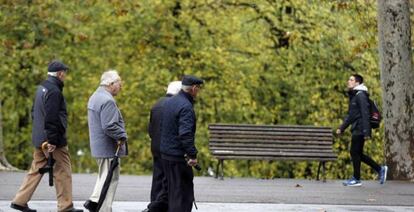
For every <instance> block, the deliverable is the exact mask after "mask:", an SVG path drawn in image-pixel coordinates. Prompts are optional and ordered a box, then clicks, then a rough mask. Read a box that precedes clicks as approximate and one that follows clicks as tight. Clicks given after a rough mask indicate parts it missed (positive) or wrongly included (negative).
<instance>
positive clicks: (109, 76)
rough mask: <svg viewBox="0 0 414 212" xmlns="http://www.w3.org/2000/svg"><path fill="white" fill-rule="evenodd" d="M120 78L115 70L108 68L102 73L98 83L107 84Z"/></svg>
mask: <svg viewBox="0 0 414 212" xmlns="http://www.w3.org/2000/svg"><path fill="white" fill-rule="evenodd" d="M120 79H121V77H120V76H119V74H118V72H117V71H116V70H108V71H105V72H104V73H103V74H102V76H101V83H100V85H104V86H108V85H110V84H112V83H114V82H116V81H118V80H120Z"/></svg>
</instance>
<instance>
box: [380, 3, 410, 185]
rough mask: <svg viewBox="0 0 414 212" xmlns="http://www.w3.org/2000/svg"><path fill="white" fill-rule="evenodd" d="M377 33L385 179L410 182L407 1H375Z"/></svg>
mask: <svg viewBox="0 0 414 212" xmlns="http://www.w3.org/2000/svg"><path fill="white" fill-rule="evenodd" d="M378 31H379V59H380V69H381V87H382V97H383V98H382V99H383V115H384V128H385V136H384V138H385V158H386V163H387V165H388V166H389V171H388V177H389V178H390V179H394V180H414V72H413V70H412V63H411V40H410V39H411V26H410V11H409V0H392V1H391V0H378Z"/></svg>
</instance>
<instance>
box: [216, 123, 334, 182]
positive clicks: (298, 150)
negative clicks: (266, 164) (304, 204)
mask: <svg viewBox="0 0 414 212" xmlns="http://www.w3.org/2000/svg"><path fill="white" fill-rule="evenodd" d="M208 129H209V137H210V138H209V147H210V151H211V154H212V155H213V156H214V157H216V158H217V159H218V164H217V170H216V178H217V177H218V174H219V168H220V166H221V179H223V177H224V160H271V161H275V160H295V161H319V166H318V174H317V177H316V179H317V180H319V172H320V169H321V167H322V176H323V177H324V181H325V162H326V161H334V160H336V159H337V155H336V154H335V153H334V152H333V151H332V143H333V133H332V129H331V128H329V127H314V126H282V125H248V124H210V125H209V127H208Z"/></svg>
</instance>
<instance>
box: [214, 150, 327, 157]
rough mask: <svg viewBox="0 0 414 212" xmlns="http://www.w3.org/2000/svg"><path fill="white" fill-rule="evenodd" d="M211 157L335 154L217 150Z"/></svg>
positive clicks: (325, 155)
mask: <svg viewBox="0 0 414 212" xmlns="http://www.w3.org/2000/svg"><path fill="white" fill-rule="evenodd" d="M212 154H213V155H226V156H230V155H247V156H249V155H255V156H260V155H263V156H278V157H280V156H289V157H299V156H309V157H329V156H334V155H335V154H333V153H318V152H315V153H312V152H309V153H308V152H307V153H303V152H295V153H292V152H254V151H230V150H219V151H213V152H212Z"/></svg>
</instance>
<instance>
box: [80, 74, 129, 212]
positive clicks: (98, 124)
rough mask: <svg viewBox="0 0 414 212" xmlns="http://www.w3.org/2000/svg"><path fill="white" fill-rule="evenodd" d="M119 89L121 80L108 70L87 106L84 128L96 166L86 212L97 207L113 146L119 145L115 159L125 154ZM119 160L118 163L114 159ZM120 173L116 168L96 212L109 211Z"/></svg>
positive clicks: (125, 136)
mask: <svg viewBox="0 0 414 212" xmlns="http://www.w3.org/2000/svg"><path fill="white" fill-rule="evenodd" d="M121 87H122V81H121V77H120V76H119V74H118V72H117V71H115V70H109V71H106V72H105V73H103V74H102V77H101V82H100V86H99V87H98V89H97V90H96V91H95V93H93V95H92V96H91V97H90V98H89V102H88V125H89V138H90V147H91V152H92V156H93V157H94V158H96V161H97V163H98V167H99V171H98V179H97V181H96V184H95V188H94V190H93V192H92V195H91V196H90V198H89V199H88V200H87V201H86V202H85V204H84V207H85V208H86V209H88V210H89V211H95V210H96V207H97V206H98V200H99V196H100V194H101V190H102V187H103V185H104V182H105V179H106V176H107V175H108V171H109V167H110V165H111V161H112V160H113V159H114V155H115V152H116V149H117V146H118V145H120V151H119V156H125V155H127V154H128V145H127V143H126V140H127V134H126V131H125V123H124V119H123V118H122V114H121V112H120V111H119V109H118V106H117V105H116V102H115V99H114V96H116V95H117V94H118V93H119V91H120V90H121ZM118 160H119V159H118ZM119 173H120V169H119V166H117V167H116V168H115V170H114V172H113V177H112V179H111V183H110V186H109V189H108V193H107V195H106V198H105V200H104V202H103V204H102V207H101V209H100V211H104V212H110V211H112V202H113V200H114V197H115V191H116V188H117V186H118V180H119Z"/></svg>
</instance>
